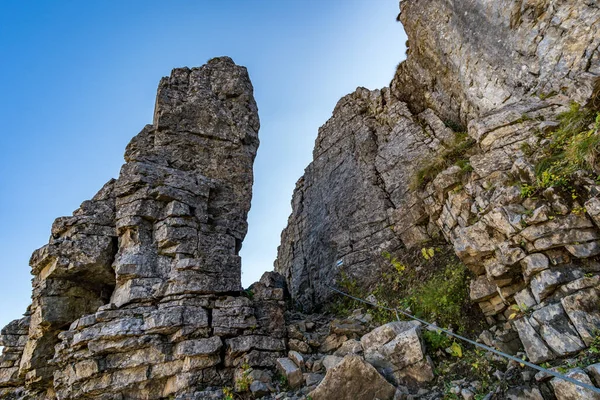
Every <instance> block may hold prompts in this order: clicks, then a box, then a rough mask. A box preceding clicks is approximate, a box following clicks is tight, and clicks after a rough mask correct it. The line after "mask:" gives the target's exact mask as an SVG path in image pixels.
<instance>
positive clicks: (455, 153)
mask: <svg viewBox="0 0 600 400" xmlns="http://www.w3.org/2000/svg"><path fill="white" fill-rule="evenodd" d="M474 144H475V140H474V139H473V138H471V137H469V135H467V133H466V132H456V133H455V138H454V141H453V142H452V144H451V145H450V146H448V147H446V148H444V149H443V150H441V151H440V152H439V153H438V155H436V156H434V157H433V158H431V159H427V160H425V161H424V162H422V164H421V165H422V166H421V168H419V169H418V170H417V172H416V174H415V176H414V178H413V182H412V183H411V185H410V186H411V188H412V189H413V190H414V189H422V188H424V187H425V185H427V184H428V183H429V182H431V181H433V180H434V179H435V177H436V176H437V175H438V174H439V173H440V172H442V171H443V170H445V169H446V168H449V167H451V166H452V165H458V166H459V167H460V169H461V171H462V172H463V173H465V174H466V173H469V172H471V171H472V170H473V167H472V166H471V164H470V163H469V159H468V157H467V153H468V152H469V150H470V149H471V148H472V147H473V145H474Z"/></svg>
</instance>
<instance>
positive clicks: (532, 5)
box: [275, 0, 600, 315]
mask: <svg viewBox="0 0 600 400" xmlns="http://www.w3.org/2000/svg"><path fill="white" fill-rule="evenodd" d="M488 3H489V2H483V1H478V0H473V1H468V2H460V4H459V3H458V2H444V1H427V2H423V1H416V0H414V1H413V0H406V1H402V2H401V15H400V18H401V19H402V22H403V24H404V26H405V29H406V32H407V34H408V37H409V42H408V45H409V50H408V58H407V60H406V61H405V62H403V63H401V64H400V65H399V67H398V70H397V73H396V75H395V77H394V79H393V80H392V82H391V86H390V88H389V89H388V88H384V89H382V90H375V91H368V90H366V89H362V88H361V89H358V90H357V91H356V92H355V93H352V94H350V95H348V96H346V97H344V98H343V99H342V100H341V101H340V102H339V103H338V105H337V106H336V108H335V109H334V112H333V116H332V117H331V119H330V120H329V121H328V122H327V123H326V124H325V125H323V127H321V129H320V130H319V136H318V138H317V141H316V144H315V150H314V154H313V162H312V163H311V164H310V165H309V166H308V167H307V169H306V171H305V174H304V176H303V177H302V178H301V179H300V180H299V181H298V184H297V187H296V190H295V192H294V196H293V200H292V214H291V216H290V218H289V221H288V225H287V227H286V228H285V230H284V231H283V233H282V240H281V246H280V248H279V251H278V258H277V261H276V262H275V269H276V270H277V271H279V272H281V273H282V274H283V275H284V276H285V277H286V279H287V280H288V284H289V286H290V291H291V294H292V297H293V298H294V300H295V301H296V302H297V304H299V305H301V306H302V307H305V308H311V307H312V306H315V305H320V304H323V302H324V300H325V299H327V298H328V296H330V295H331V294H332V292H331V291H330V290H329V289H328V288H327V286H335V283H336V282H339V281H340V279H341V277H343V276H347V277H350V278H355V279H356V280H357V281H358V282H360V283H361V284H363V285H364V286H365V287H368V286H369V284H370V283H372V282H374V281H376V280H377V278H378V276H379V274H380V267H379V266H380V263H381V257H380V255H381V253H382V251H388V252H394V251H401V250H402V249H403V248H404V247H411V246H415V245H418V244H419V243H422V242H424V241H427V240H428V239H429V238H430V237H431V236H435V235H437V234H438V233H441V234H442V235H443V236H444V237H445V238H446V239H447V240H448V241H449V242H451V243H452V244H454V246H455V249H456V252H457V254H458V255H459V256H460V257H461V258H462V259H463V260H464V261H465V262H467V263H470V264H471V265H472V267H473V269H474V270H475V272H476V273H477V274H481V273H483V272H484V271H485V272H486V274H487V276H488V277H491V278H493V279H495V280H498V281H502V282H504V283H506V284H503V285H501V287H504V289H503V293H498V294H495V293H494V292H493V291H490V290H495V289H494V286H493V285H491V286H490V285H489V284H488V283H486V282H484V281H483V279H481V280H478V281H477V282H476V283H475V284H474V285H473V286H472V294H473V296H474V298H473V300H475V301H480V302H482V306H484V307H485V310H484V311H486V313H488V314H491V315H494V314H497V313H499V312H501V311H503V310H505V309H506V307H505V304H506V301H505V300H506V299H505V298H506V297H510V296H513V295H514V294H515V293H517V292H519V291H520V290H522V289H523V287H521V286H519V281H515V280H512V279H510V280H509V279H505V278H507V277H508V276H511V275H514V274H513V272H514V268H512V269H511V268H509V267H508V266H512V265H515V264H516V263H517V262H519V261H520V259H521V258H524V257H525V256H526V255H527V254H525V253H520V252H519V250H517V249H515V248H514V247H515V246H514V243H513V244H511V242H510V240H513V241H514V240H515V235H517V233H518V232H520V231H521V230H522V229H521V227H520V226H518V225H519V223H520V222H519V221H520V219H519V218H518V217H517V215H519V211H518V210H517V208H519V207H521V206H519V205H516V204H515V203H517V201H515V199H517V198H519V197H520V193H518V188H516V187H515V186H514V185H513V186H511V185H509V184H508V183H509V182H508V180H510V179H513V176H516V175H521V176H524V175H523V174H525V176H526V175H527V174H530V175H531V174H532V173H533V172H532V171H533V170H532V169H531V162H529V163H527V162H525V164H523V163H524V161H523V157H522V156H523V151H522V147H523V148H524V147H525V146H529V147H531V148H536V146H538V145H539V144H540V139H539V137H538V136H536V134H535V133H536V132H537V131H538V129H543V130H545V131H548V130H551V129H554V128H553V127H555V126H556V124H557V123H556V115H558V114H559V113H560V112H561V111H564V110H566V109H567V107H568V104H569V102H570V101H577V102H579V103H581V104H586V103H589V102H591V101H592V100H593V96H597V91H596V92H594V85H595V84H596V83H597V82H599V81H598V78H599V77H600V70H598V67H597V66H598V65H599V63H598V57H599V56H600V55H599V52H598V44H599V42H598V40H599V39H598V37H599V35H597V32H598V29H600V22H599V21H600V10H599V9H598V8H597V6H596V5H595V4H594V3H591V2H579V1H567V2H561V3H560V4H558V3H555V2H548V1H526V2H523V1H513V0H506V1H500V2H496V3H494V4H493V5H490V4H488ZM482 26H485V27H486V33H485V34H480V33H479V32H480V30H481V27H482ZM567 32H568V33H567ZM536 94H537V95H540V97H541V98H544V99H545V100H542V99H540V98H538V97H536V96H535V95H536ZM554 94H557V95H556V96H550V95H554ZM548 96H550V97H548ZM524 116H525V117H524ZM542 119H546V120H547V121H548V122H545V123H541V120H542ZM442 121H443V122H442ZM553 124H554V125H553ZM542 125H543V126H542ZM448 127H452V128H453V129H454V130H456V131H468V135H469V137H470V138H471V139H472V140H473V142H474V143H475V144H474V145H473V150H472V153H471V154H473V155H472V156H470V157H468V160H465V165H467V164H466V162H467V161H468V165H469V166H468V170H469V169H473V170H474V175H473V179H472V181H471V182H473V183H471V182H466V181H465V182H463V181H462V177H463V175H465V173H464V168H461V167H459V166H452V167H451V168H449V169H447V170H444V171H443V172H442V173H440V174H439V175H438V176H437V177H436V179H434V180H433V183H432V184H431V185H429V186H428V187H427V188H426V189H425V193H420V194H417V193H416V191H415V190H411V188H410V187H409V184H410V182H411V179H412V178H413V177H414V176H415V171H416V170H418V169H419V168H421V167H422V166H423V165H427V163H428V162H430V160H433V159H435V156H436V155H437V156H439V155H440V154H442V155H443V154H444V152H446V153H447V152H449V151H451V149H452V146H453V141H454V139H455V138H454V133H453V132H452V130H451V129H449V128H448ZM369 132H370V133H369ZM511 170H512V171H513V172H514V174H512V175H510V176H509V175H508V173H509V172H511ZM515 174H516V175H515ZM502 177H508V178H507V179H504V181H503V180H502ZM478 185H479V186H478ZM494 185H496V187H495V188H496V190H495V192H494V191H493V190H491V189H492V188H494ZM459 186H460V187H459ZM461 187H464V189H465V190H460V189H461ZM413 188H414V186H413ZM548 195H550V194H548ZM482 201H483V203H482ZM490 204H492V205H494V206H496V207H495V208H494V207H492V208H493V210H492V209H488V208H489V205H490ZM484 209H485V212H482V210H484ZM521 211H522V210H521ZM523 212H524V211H523ZM529 212H534V213H535V214H534V215H532V216H530V217H529V218H528V222H527V223H529V224H534V223H536V221H541V220H542V219H544V218H545V215H546V214H545V213H544V208H539V205H538V207H534V209H531V210H529V209H527V213H529ZM484 214H485V215H484ZM515 218H516V219H515ZM569 221H570V220H567V221H565V222H564V223H563V224H562V225H561V226H559V227H558V229H561V230H562V231H561V232H560V233H559V232H557V233H556V234H554V235H545V234H544V233H542V232H532V229H530V230H529V231H526V232H525V233H526V234H529V236H528V237H526V238H524V240H525V241H530V240H533V241H534V243H533V244H532V245H534V246H537V247H536V249H538V250H541V251H545V250H552V251H554V249H553V248H556V247H560V246H562V247H564V248H565V249H566V250H567V251H570V252H571V253H576V254H578V255H591V254H592V253H593V252H595V251H596V249H595V248H594V245H593V244H592V242H593V241H594V240H595V239H596V238H597V233H594V232H593V229H592V228H593V227H592V226H591V225H590V221H589V219H587V220H586V218H583V219H582V220H581V221H583V222H581V221H580V222H575V226H574V230H571V225H570V222H569ZM586 221H587V222H586ZM522 223H526V222H525V220H523V222H522ZM558 223H559V222H558V221H554V222H553V224H554V225H556V224H558ZM582 224H583V225H582ZM515 225H517V226H516V227H515ZM584 225H585V226H584ZM551 226H552V224H550V225H548V229H549V230H550V229H556V228H550V227H551ZM565 232H568V234H566V233H565ZM532 234H533V235H538V236H537V237H536V238H533V237H532V236H531V235H532ZM490 235H491V236H490ZM582 242H587V243H586V244H579V243H582ZM517 243H518V241H517ZM517 247H518V246H517ZM533 252H535V251H531V250H528V251H527V253H533ZM554 252H555V251H554ZM571 253H570V254H571ZM492 255H494V257H490V256H492ZM484 260H488V261H487V262H488V264H487V265H484V264H483V261H484ZM491 260H496V261H498V260H502V261H504V264H503V265H500V264H499V263H494V262H493V261H491ZM507 265H508V266H507ZM528 273H533V272H532V271H530V272H528ZM548 273H549V272H546V273H545V274H546V275H547V274H548ZM572 273H574V274H575V275H573V277H572V278H573V279H575V278H577V274H578V273H577V272H572ZM539 279H540V278H539V277H538V278H536V279H535V280H536V282H534V285H537V286H536V287H537V289H536V290H541V292H540V294H541V295H542V296H545V295H546V293H545V292H547V291H548V290H549V289H550V288H552V289H554V288H555V287H556V284H555V285H554V286H552V284H550V286H548V287H546V286H545V284H544V283H540V282H538V281H539ZM557 279H562V281H561V282H562V283H564V282H566V281H569V280H573V279H571V278H570V277H566V276H564V277H562V278H557ZM528 282H529V281H528ZM508 283H511V285H507V284H508ZM557 284H558V283H557ZM503 298H504V299H503ZM499 299H500V300H499ZM538 300H539V299H538ZM484 302H485V303H484ZM509 303H510V302H509Z"/></svg>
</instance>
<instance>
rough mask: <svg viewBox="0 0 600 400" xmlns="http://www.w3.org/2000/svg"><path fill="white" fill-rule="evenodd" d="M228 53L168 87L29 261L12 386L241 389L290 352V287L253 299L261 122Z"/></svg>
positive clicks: (43, 392)
mask: <svg viewBox="0 0 600 400" xmlns="http://www.w3.org/2000/svg"><path fill="white" fill-rule="evenodd" d="M252 91H253V89H252V84H251V83H250V80H249V77H248V74H247V72H246V69H245V68H243V67H239V66H236V65H235V64H234V63H233V62H232V60H231V59H229V58H226V57H224V58H217V59H213V60H210V61H209V62H208V63H207V64H206V65H204V66H203V67H200V68H193V69H188V68H181V69H175V70H173V72H172V74H171V76H170V77H168V78H164V79H163V80H161V82H160V85H159V88H158V94H157V100H156V108H155V113H154V122H153V124H152V125H147V126H146V127H144V129H143V130H142V131H141V132H140V133H139V134H138V135H137V136H136V137H135V138H133V140H132V141H131V142H130V143H129V145H128V146H127V150H126V153H125V161H126V163H125V165H123V167H122V169H121V172H120V175H119V178H118V179H116V180H111V181H110V182H108V183H107V184H106V185H105V186H104V187H103V188H102V190H101V191H100V192H98V194H97V195H96V196H94V198H93V199H92V200H90V201H86V202H84V203H83V204H82V206H81V207H80V208H79V209H78V210H77V211H75V212H74V214H73V216H72V217H64V218H59V219H57V220H56V221H55V223H54V225H53V227H52V236H51V238H50V242H49V244H48V245H46V246H44V247H42V248H41V249H39V250H37V251H36V252H34V254H33V256H32V258H31V266H32V273H33V274H34V280H33V285H34V291H33V297H32V298H33V302H32V306H31V310H30V313H29V315H28V316H27V317H25V318H23V319H21V320H18V321H15V322H13V323H11V324H10V325H9V326H8V327H6V328H5V329H4V330H3V331H2V336H1V341H2V344H3V345H4V346H5V347H4V353H3V355H2V359H1V360H2V362H1V363H0V388H2V389H1V390H3V392H2V393H6V394H7V395H10V393H12V394H16V393H19V392H20V391H21V392H22V391H26V392H27V393H28V396H31V397H33V398H55V397H58V398H61V399H75V398H77V399H80V398H95V399H117V398H123V399H152V398H163V397H168V396H174V395H179V394H181V393H183V392H186V391H193V390H195V389H197V388H199V387H202V386H205V385H211V384H212V385H231V383H232V380H233V375H234V370H235V368H236V367H239V366H240V365H241V364H243V363H248V364H249V365H251V366H254V367H265V366H272V365H273V360H274V358H276V357H277V356H280V355H281V352H282V351H284V350H285V342H284V340H283V339H282V338H283V336H284V333H285V330H284V329H283V327H284V320H283V302H282V300H283V296H284V287H285V284H284V282H282V281H281V279H277V278H276V277H275V276H274V275H269V274H267V275H265V277H264V279H263V281H261V282H260V283H258V284H256V285H255V288H254V293H255V296H254V300H250V299H249V298H247V297H244V296H241V285H240V278H241V271H240V257H239V251H240V248H241V244H242V240H243V239H244V236H245V235H246V231H247V222H246V217H247V213H248V210H249V208H250V199H251V189H252V181H253V175H252V165H253V161H254V157H255V155H256V150H257V148H258V143H259V142H258V129H259V120H258V114H257V107H256V103H255V101H254V98H253V94H252Z"/></svg>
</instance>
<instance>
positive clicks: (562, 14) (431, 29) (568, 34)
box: [391, 0, 600, 123]
mask: <svg viewBox="0 0 600 400" xmlns="http://www.w3.org/2000/svg"><path fill="white" fill-rule="evenodd" d="M400 18H401V21H402V24H403V25H404V28H405V30H406V33H407V35H408V43H407V44H408V53H407V54H408V57H407V60H406V61H405V62H403V63H402V64H401V65H400V66H399V68H398V70H397V73H396V76H395V77H394V80H393V81H392V83H391V88H392V92H393V93H394V96H395V97H397V98H399V99H400V100H402V101H405V102H407V104H408V105H409V107H410V109H411V110H413V111H415V112H421V111H422V110H424V109H426V108H431V109H433V110H434V111H435V112H436V113H437V114H438V115H439V116H440V117H441V118H442V119H444V120H446V119H451V120H455V121H462V122H463V123H466V122H467V120H469V119H471V118H473V117H476V116H478V115H482V114H484V113H487V112H490V111H493V110H495V109H498V108H499V107H503V106H506V105H508V104H512V103H517V102H519V101H521V100H522V99H525V98H527V97H530V96H531V95H535V94H539V93H545V94H549V93H552V92H556V93H562V94H565V95H567V96H568V97H569V98H571V99H572V100H573V101H577V102H579V103H583V102H585V101H587V100H588V99H589V98H590V94H591V91H592V88H593V85H594V81H595V79H596V78H597V77H598V75H600V52H599V51H598V45H599V44H600V34H599V33H600V32H599V31H600V10H599V9H598V3H597V2H596V1H594V0H581V1H554V0H499V1H486V0H464V1H443V0H405V1H402V2H401V14H400Z"/></svg>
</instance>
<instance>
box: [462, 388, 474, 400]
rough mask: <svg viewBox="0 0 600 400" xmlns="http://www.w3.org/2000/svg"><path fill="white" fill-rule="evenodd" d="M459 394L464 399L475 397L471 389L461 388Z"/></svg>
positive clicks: (469, 399) (471, 399)
mask: <svg viewBox="0 0 600 400" xmlns="http://www.w3.org/2000/svg"><path fill="white" fill-rule="evenodd" d="M460 395H461V396H462V398H463V399H464V400H473V399H474V398H475V393H473V392H472V391H471V390H469V389H462V390H461V391H460Z"/></svg>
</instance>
